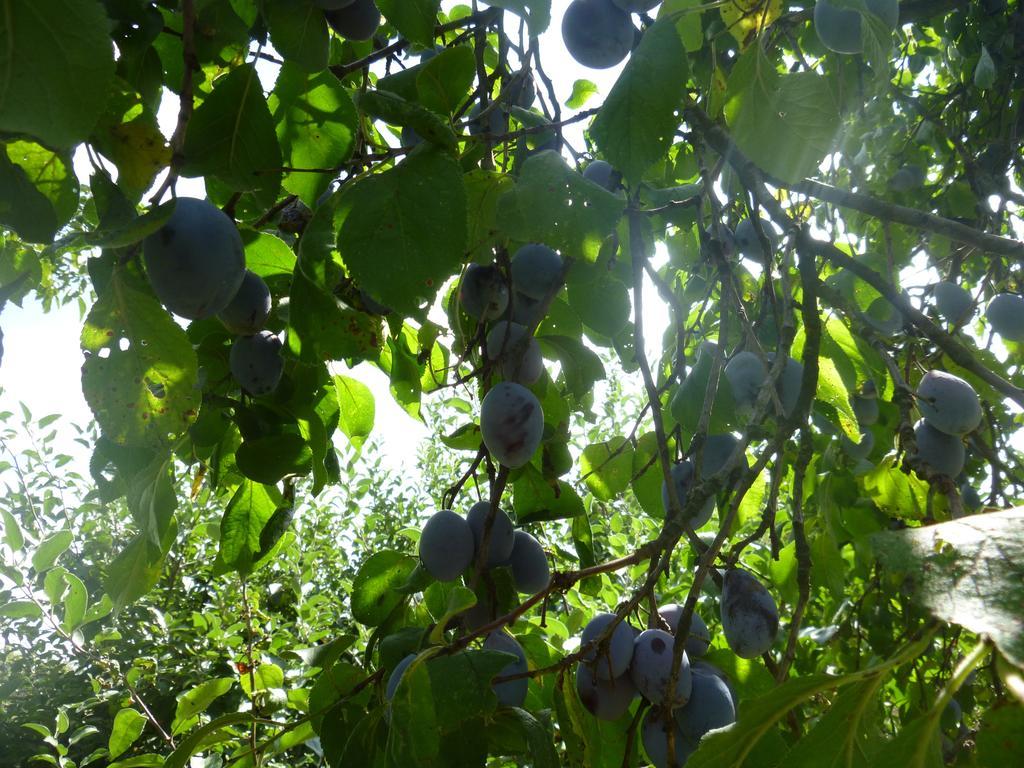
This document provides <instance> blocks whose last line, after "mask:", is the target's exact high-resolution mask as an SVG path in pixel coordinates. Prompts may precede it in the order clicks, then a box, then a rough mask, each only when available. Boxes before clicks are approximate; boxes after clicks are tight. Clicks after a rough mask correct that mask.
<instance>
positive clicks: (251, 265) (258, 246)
mask: <svg viewBox="0 0 1024 768" xmlns="http://www.w3.org/2000/svg"><path fill="white" fill-rule="evenodd" d="M241 235H242V243H243V244H244V245H245V268H246V269H248V270H249V271H250V272H254V273H256V274H257V275H259V276H260V277H262V278H263V279H264V280H266V279H267V278H273V277H279V276H285V275H287V276H288V278H289V279H290V278H291V275H292V272H293V271H294V269H295V252H294V251H292V249H291V248H289V247H288V244H287V243H286V242H285V241H284V240H282V239H281V238H279V237H274V235H270V234H267V233H266V232H255V231H253V230H251V229H243V230H241Z"/></svg>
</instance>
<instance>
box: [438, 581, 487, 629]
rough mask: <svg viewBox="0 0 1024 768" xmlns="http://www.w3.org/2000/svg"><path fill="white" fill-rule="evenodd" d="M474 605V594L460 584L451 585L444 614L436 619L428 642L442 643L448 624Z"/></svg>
mask: <svg viewBox="0 0 1024 768" xmlns="http://www.w3.org/2000/svg"><path fill="white" fill-rule="evenodd" d="M474 605H476V593H475V592H473V590H471V589H468V588H466V587H464V586H462V585H461V584H453V585H452V587H451V589H450V590H449V591H448V604H447V605H446V606H445V610H444V613H443V614H441V616H440V617H439V618H438V619H437V624H436V625H435V627H434V628H433V629H432V630H431V632H430V642H432V643H442V642H444V633H445V631H446V629H447V628H448V622H449V621H451V620H452V619H453V618H455V617H456V616H458V615H459V614H460V613H462V612H463V611H466V610H469V609H470V608H472V607H473V606H474Z"/></svg>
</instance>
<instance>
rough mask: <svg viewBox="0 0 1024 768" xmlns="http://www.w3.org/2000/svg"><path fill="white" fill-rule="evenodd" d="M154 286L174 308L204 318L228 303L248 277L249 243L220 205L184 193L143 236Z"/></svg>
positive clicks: (190, 317) (189, 316)
mask: <svg viewBox="0 0 1024 768" xmlns="http://www.w3.org/2000/svg"><path fill="white" fill-rule="evenodd" d="M142 259H143V262H144V263H145V265H146V274H147V275H148V276H149V283H150V285H152V286H153V292H154V293H156V295H157V298H158V299H160V301H161V302H162V303H163V305H164V306H166V307H167V308H168V309H169V310H171V312H173V313H174V314H176V315H180V316H181V317H184V318H187V319H188V320H199V319H202V318H204V317H212V316H213V315H215V314H217V313H218V312H220V311H221V310H222V309H224V308H225V307H226V306H227V305H228V303H229V302H230V301H231V299H232V298H234V296H235V294H236V293H238V289H239V287H240V286H241V285H242V280H244V279H245V249H244V248H243V246H242V237H241V235H239V234H238V228H237V227H236V226H235V223H234V222H233V221H232V220H231V219H230V218H229V217H228V216H227V214H225V213H224V212H223V211H222V210H221V209H220V208H218V207H217V206H215V205H213V204H212V203H209V202H207V201H206V200H199V199H197V198H194V197H179V198H178V200H177V202H176V203H175V205H174V211H173V212H172V213H171V215H170V218H168V219H167V222H166V223H165V224H164V225H163V226H162V227H160V229H158V230H157V231H156V232H154V233H153V234H151V235H150V236H149V237H147V238H146V239H145V241H143V244H142Z"/></svg>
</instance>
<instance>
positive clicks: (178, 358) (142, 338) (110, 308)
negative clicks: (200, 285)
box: [82, 270, 200, 448]
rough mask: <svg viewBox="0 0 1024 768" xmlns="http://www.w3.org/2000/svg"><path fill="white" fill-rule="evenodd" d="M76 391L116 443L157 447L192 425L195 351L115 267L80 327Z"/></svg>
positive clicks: (158, 308) (151, 300) (153, 301)
mask: <svg viewBox="0 0 1024 768" xmlns="http://www.w3.org/2000/svg"><path fill="white" fill-rule="evenodd" d="M82 351H83V352H85V355H86V359H85V364H84V365H83V366H82V390H83V392H84V394H85V399H86V402H88V403H89V407H90V408H92V412H93V414H94V415H95V416H96V421H97V422H99V425H100V427H101V429H102V430H103V434H104V435H105V436H106V437H108V438H109V439H111V440H113V441H114V442H115V443H118V444H120V445H128V446H134V447H140V448H160V447H163V446H167V445H170V444H171V443H173V442H174V440H176V439H177V438H178V437H180V436H181V435H182V434H183V433H184V432H185V430H186V429H188V427H189V425H190V424H191V423H192V422H193V421H194V420H195V417H196V412H197V410H198V408H199V399H200V392H199V390H198V389H197V388H196V378H197V376H198V364H197V362H196V353H195V351H194V350H193V349H192V345H191V344H190V343H189V340H188V337H187V336H186V335H185V332H184V331H183V330H182V329H181V327H180V326H179V325H178V324H177V323H175V322H174V320H172V319H171V316H170V315H169V314H168V313H167V311H166V310H165V309H164V308H163V307H162V306H160V303H159V302H158V301H157V300H156V299H155V298H153V296H151V295H149V294H148V293H143V292H142V290H140V289H139V288H138V287H136V286H135V285H132V284H131V281H130V279H129V278H128V276H127V275H126V274H125V273H124V272H123V271H122V270H117V271H115V272H114V276H113V278H112V279H111V281H110V285H109V286H108V288H107V291H106V293H105V294H104V295H103V296H101V297H100V299H99V301H97V302H96V303H95V304H94V305H93V308H92V309H91V310H90V312H89V315H88V316H87V317H86V319H85V327H84V328H83V329H82Z"/></svg>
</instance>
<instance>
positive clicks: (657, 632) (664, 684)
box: [629, 629, 693, 707]
mask: <svg viewBox="0 0 1024 768" xmlns="http://www.w3.org/2000/svg"><path fill="white" fill-rule="evenodd" d="M674 646H675V638H674V637H672V635H670V634H669V633H668V632H666V631H665V630H663V629H645V630H644V631H643V632H641V633H640V634H639V635H637V638H636V640H635V641H634V643H633V660H632V661H631V662H630V665H629V675H630V677H632V678H633V684H634V685H636V689H637V690H638V691H640V694H641V695H642V696H643V697H644V698H645V699H647V700H648V701H649V702H651V703H652V704H666V705H670V706H673V707H679V706H682V705H683V704H685V703H686V702H687V701H688V700H689V699H690V688H691V686H692V684H693V680H692V676H691V674H690V660H689V659H688V658H687V656H686V651H683V655H682V658H681V659H680V662H679V674H678V676H677V677H676V687H675V691H674V692H670V691H669V690H668V685H669V679H670V678H671V676H672V649H673V647H674Z"/></svg>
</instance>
